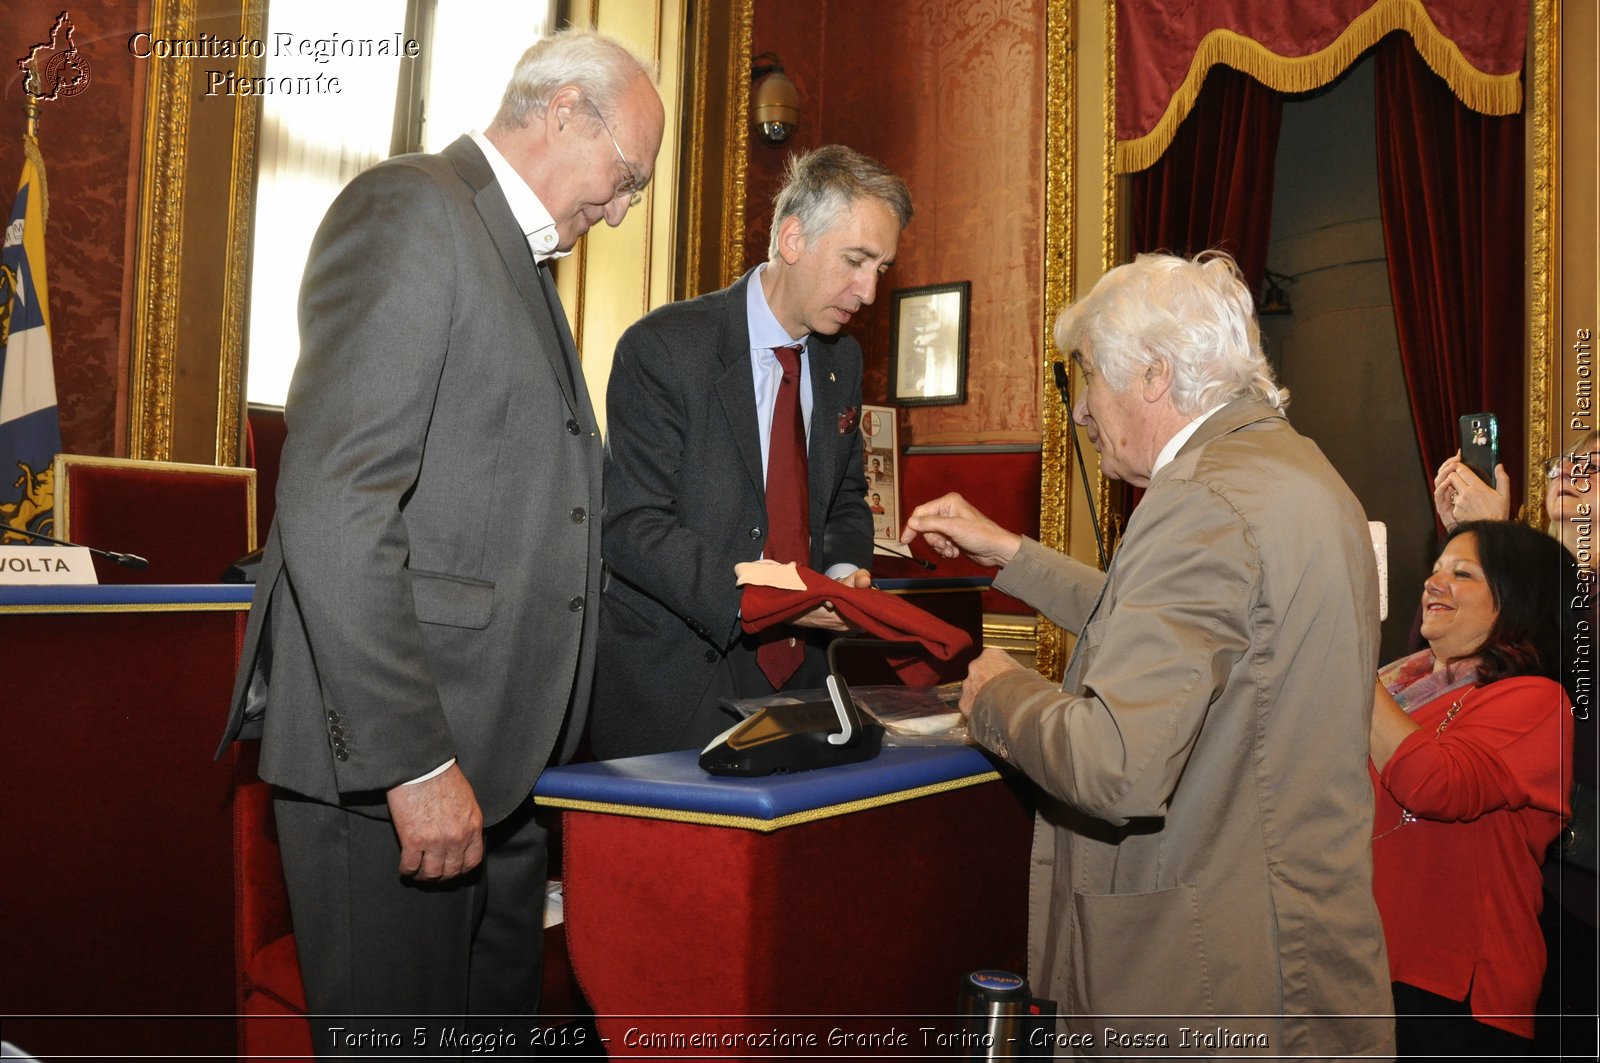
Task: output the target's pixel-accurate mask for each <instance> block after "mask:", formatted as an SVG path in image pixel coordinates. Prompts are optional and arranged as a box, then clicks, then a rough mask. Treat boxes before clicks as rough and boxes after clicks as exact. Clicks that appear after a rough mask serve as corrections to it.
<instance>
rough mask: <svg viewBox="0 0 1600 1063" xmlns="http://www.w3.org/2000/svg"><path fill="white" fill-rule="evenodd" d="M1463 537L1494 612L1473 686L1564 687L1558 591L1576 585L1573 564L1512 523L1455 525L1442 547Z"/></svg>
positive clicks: (1551, 544) (1538, 535) (1563, 551)
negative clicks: (1525, 683)
mask: <svg viewBox="0 0 1600 1063" xmlns="http://www.w3.org/2000/svg"><path fill="white" fill-rule="evenodd" d="M1462 535H1471V536H1472V537H1473V539H1474V541H1475V545H1476V546H1477V549H1478V564H1480V565H1481V566H1482V567H1483V576H1484V580H1485V582H1487V583H1488V585H1489V594H1490V595H1491V596H1492V597H1493V599H1494V604H1495V608H1496V609H1498V610H1499V615H1498V616H1496V617H1495V620H1494V624H1493V625H1492V626H1491V627H1490V628H1489V634H1488V636H1487V637H1486V638H1485V639H1484V641H1483V647H1482V648H1481V649H1480V650H1479V651H1478V660H1479V663H1478V683H1479V684H1480V685H1483V686H1487V685H1488V684H1490V683H1493V682H1496V681H1498V680H1501V679H1509V678H1510V677H1512V676H1517V675H1541V676H1544V677H1545V678H1546V679H1553V680H1555V681H1556V682H1558V683H1561V684H1562V685H1563V686H1565V685H1567V679H1568V676H1567V669H1566V668H1565V667H1564V666H1563V661H1562V631H1563V628H1564V625H1563V624H1562V622H1561V618H1562V616H1563V615H1564V611H1565V609H1566V606H1567V602H1566V601H1565V600H1564V596H1563V589H1568V590H1570V588H1572V587H1573V586H1575V585H1576V582H1577V567H1578V565H1577V562H1576V561H1575V560H1573V557H1572V555H1571V554H1570V553H1568V552H1567V548H1566V547H1565V546H1562V545H1561V543H1560V541H1559V540H1557V539H1555V538H1553V537H1551V536H1549V535H1545V534H1544V533H1543V532H1537V531H1534V530H1533V529H1532V528H1530V527H1528V526H1527V525H1526V524H1519V523H1517V522H1516V521H1510V520H1474V521H1468V522H1466V523H1465V524H1458V525H1456V527H1455V530H1453V531H1452V532H1451V533H1450V534H1449V535H1448V536H1447V537H1446V538H1445V543H1446V545H1448V544H1449V543H1450V542H1451V541H1452V540H1454V539H1456V538H1458V537H1460V536H1462ZM1568 693H1569V694H1570V693H1571V691H1568Z"/></svg>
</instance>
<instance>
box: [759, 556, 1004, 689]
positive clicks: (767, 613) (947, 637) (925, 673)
mask: <svg viewBox="0 0 1600 1063" xmlns="http://www.w3.org/2000/svg"><path fill="white" fill-rule="evenodd" d="M795 571H796V572H798V573H799V575H800V578H801V580H802V581H804V582H805V585H806V589H805V590H803V591H791V590H785V589H783V588H781V587H760V586H756V585H754V584H751V585H748V586H746V587H745V588H744V596H743V598H742V599H741V603H740V613H741V616H742V617H743V619H742V623H743V625H744V629H745V630H746V631H748V632H750V633H751V634H754V633H756V632H758V631H765V630H766V629H767V628H769V627H773V626H775V625H777V624H782V623H785V622H787V621H789V620H793V619H794V618H795V617H797V616H801V615H803V614H805V613H808V612H810V611H811V610H812V609H815V608H816V607H817V606H819V605H821V604H822V603H823V602H832V603H833V607H834V609H836V610H837V611H838V613H839V616H840V617H841V618H842V619H843V620H844V621H845V623H847V624H849V625H850V626H851V627H857V628H860V629H861V630H862V631H865V632H866V633H867V634H869V635H872V636H873V637H874V638H880V639H892V640H895V641H898V642H916V643H920V644H921V645H922V647H923V648H924V649H926V650H927V651H928V652H929V653H930V654H932V655H933V656H934V657H937V658H938V659H939V660H941V661H948V660H950V659H951V658H952V657H954V656H955V655H956V654H958V653H960V652H961V651H963V650H965V649H967V648H968V647H970V646H971V645H972V636H970V635H968V634H967V633H966V632H965V631H962V630H961V629H960V628H958V627H955V626H953V625H951V624H947V623H945V622H944V621H943V620H940V619H939V618H938V617H936V616H934V615H932V614H931V613H928V612H926V611H925V610H922V609H919V608H917V607H916V606H914V605H912V604H911V603H910V602H908V601H906V600H905V599H904V598H902V597H900V596H899V595H895V594H889V593H887V592H885V591H880V590H878V589H876V588H874V587H868V588H865V589H860V588H856V587H851V586H848V585H846V584H843V583H840V582H839V581H838V580H833V579H829V578H828V577H827V576H824V575H823V574H822V573H820V572H815V571H813V570H812V569H809V568H806V567H805V566H803V565H796V566H795ZM894 656H895V655H894V654H893V653H892V652H891V654H890V659H891V661H893V659H894ZM895 670H896V671H897V672H898V673H899V674H900V678H901V680H902V681H903V682H905V683H906V685H908V686H932V685H933V684H935V683H937V682H938V676H937V675H936V673H935V672H934V670H933V667H932V666H931V665H929V664H928V663H927V662H926V661H919V660H917V659H915V658H914V657H913V658H909V659H907V660H905V661H904V662H898V663H895Z"/></svg>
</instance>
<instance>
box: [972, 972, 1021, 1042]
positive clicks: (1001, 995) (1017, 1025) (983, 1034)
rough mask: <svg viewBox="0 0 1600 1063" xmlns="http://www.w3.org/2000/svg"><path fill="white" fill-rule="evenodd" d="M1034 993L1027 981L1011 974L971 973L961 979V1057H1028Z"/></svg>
mask: <svg viewBox="0 0 1600 1063" xmlns="http://www.w3.org/2000/svg"><path fill="white" fill-rule="evenodd" d="M1033 1003H1034V1001H1033V994H1031V993H1029V992H1028V980H1027V979H1026V978H1024V977H1022V976H1021V975H1020V974H1012V973H1011V972H1010V971H973V972H972V973H971V974H968V975H967V976H966V977H965V978H963V979H962V980H961V1001H960V1004H959V1006H958V1009H957V1010H958V1011H959V1012H960V1014H961V1017H962V1039H961V1044H962V1049H963V1051H962V1058H964V1059H1012V1058H1016V1057H1018V1056H1026V1055H1029V1054H1030V1052H1029V1050H1028V1043H1027V1033H1028V1030H1029V1029H1030V1028H1031V1026H1032V1020H1031V1015H1032V1012H1031V1010H1030V1009H1031V1005H1032V1004H1033Z"/></svg>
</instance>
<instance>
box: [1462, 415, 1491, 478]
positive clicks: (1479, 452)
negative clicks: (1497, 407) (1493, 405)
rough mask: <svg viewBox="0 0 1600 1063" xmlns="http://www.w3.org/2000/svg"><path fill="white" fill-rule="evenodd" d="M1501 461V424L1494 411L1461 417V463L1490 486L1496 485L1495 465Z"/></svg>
mask: <svg viewBox="0 0 1600 1063" xmlns="http://www.w3.org/2000/svg"><path fill="white" fill-rule="evenodd" d="M1499 462H1500V426H1499V424H1498V423H1497V422H1496V420H1495V416H1494V414H1492V413H1468V414H1464V415H1462V417H1461V464H1463V465H1465V466H1466V467H1467V468H1469V469H1471V470H1472V472H1473V474H1474V475H1475V476H1477V477H1478V479H1480V480H1482V481H1483V482H1484V483H1485V484H1486V485H1488V486H1489V487H1494V486H1495V482H1494V467H1495V466H1496V465H1497V464H1499Z"/></svg>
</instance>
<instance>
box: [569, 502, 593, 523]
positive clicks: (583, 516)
mask: <svg viewBox="0 0 1600 1063" xmlns="http://www.w3.org/2000/svg"><path fill="white" fill-rule="evenodd" d="M588 519H589V514H587V513H585V512H584V510H583V507H582V506H579V507H578V508H577V509H574V510H573V511H572V523H574V524H582V523H583V522H584V521H586V520H588Z"/></svg>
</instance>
